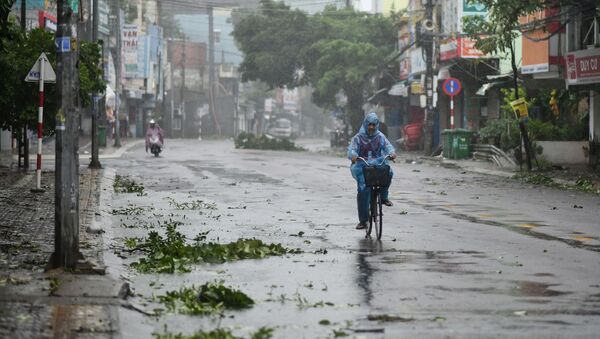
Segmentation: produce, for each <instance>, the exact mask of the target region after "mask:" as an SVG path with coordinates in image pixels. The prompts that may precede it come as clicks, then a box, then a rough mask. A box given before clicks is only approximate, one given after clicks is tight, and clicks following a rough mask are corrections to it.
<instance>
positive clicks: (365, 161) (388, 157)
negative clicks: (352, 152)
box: [356, 153, 395, 166]
mask: <svg viewBox="0 0 600 339" xmlns="http://www.w3.org/2000/svg"><path fill="white" fill-rule="evenodd" d="M391 156H392V153H390V154H388V155H386V156H385V157H384V158H383V160H381V163H380V164H379V165H377V166H381V165H383V163H384V162H385V161H386V160H387V159H390V160H392V162H395V161H394V159H391V158H390V157H391ZM356 159H357V160H362V161H363V162H364V163H365V164H366V165H367V166H372V165H370V164H369V162H368V161H367V160H365V158H363V157H358V158H356Z"/></svg>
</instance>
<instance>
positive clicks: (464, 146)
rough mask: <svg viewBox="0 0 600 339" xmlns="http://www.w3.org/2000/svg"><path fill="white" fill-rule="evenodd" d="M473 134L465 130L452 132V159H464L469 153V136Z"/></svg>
mask: <svg viewBox="0 0 600 339" xmlns="http://www.w3.org/2000/svg"><path fill="white" fill-rule="evenodd" d="M472 135H473V132H471V131H469V130H466V129H455V130H453V131H452V153H451V155H450V157H451V158H452V159H466V158H468V157H469V152H470V151H471V136H472Z"/></svg>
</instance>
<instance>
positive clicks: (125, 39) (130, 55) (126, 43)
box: [121, 24, 138, 78]
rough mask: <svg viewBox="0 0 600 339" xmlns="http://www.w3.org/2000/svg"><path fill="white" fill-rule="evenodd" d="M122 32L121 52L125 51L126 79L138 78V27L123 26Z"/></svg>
mask: <svg viewBox="0 0 600 339" xmlns="http://www.w3.org/2000/svg"><path fill="white" fill-rule="evenodd" d="M122 32H123V36H122V39H121V50H122V51H123V64H124V65H125V77H126V78H136V77H137V76H138V26H137V25H129V24H127V25H123V30H122Z"/></svg>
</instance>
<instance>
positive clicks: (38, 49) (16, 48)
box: [0, 0, 106, 135]
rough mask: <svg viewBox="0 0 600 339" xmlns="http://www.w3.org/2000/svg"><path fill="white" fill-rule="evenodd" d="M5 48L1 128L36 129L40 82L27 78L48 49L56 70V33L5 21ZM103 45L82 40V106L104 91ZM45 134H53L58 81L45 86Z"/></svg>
mask: <svg viewBox="0 0 600 339" xmlns="http://www.w3.org/2000/svg"><path fill="white" fill-rule="evenodd" d="M0 1H1V0H0ZM0 43H1V46H3V47H4V49H5V50H4V52H1V53H0V73H1V74H2V76H3V79H2V81H0V112H1V114H0V128H5V129H6V128H12V127H16V128H17V129H16V131H17V132H19V131H20V127H22V126H25V125H26V126H28V127H29V128H30V129H35V126H36V124H37V111H38V105H39V100H38V98H39V93H38V92H39V84H38V83H30V82H25V80H24V79H25V77H26V76H27V73H28V72H29V70H30V69H31V67H33V65H34V64H35V62H36V61H37V59H38V57H39V56H40V54H41V53H42V52H44V53H46V56H47V57H48V60H49V61H50V64H51V65H52V67H53V68H54V70H55V71H56V70H57V68H56V46H55V45H54V34H53V33H51V32H48V31H45V30H43V29H33V30H31V31H29V32H23V31H22V29H21V28H20V27H19V25H18V24H16V22H14V19H12V18H10V19H9V20H8V21H7V23H6V31H5V34H3V35H2V36H0ZM100 51H101V50H100V46H99V45H98V44H95V43H87V42H83V43H81V47H80V53H79V63H78V68H79V78H80V88H79V95H80V97H81V103H82V106H88V105H89V104H91V96H90V95H91V93H93V92H97V93H102V92H104V89H105V87H106V84H105V82H104V80H103V79H102V69H101V65H100V62H101V52H100ZM44 92H45V102H44V135H52V134H54V127H55V119H54V118H55V115H56V111H57V109H58V107H57V104H58V102H57V88H56V84H46V85H45V86H44Z"/></svg>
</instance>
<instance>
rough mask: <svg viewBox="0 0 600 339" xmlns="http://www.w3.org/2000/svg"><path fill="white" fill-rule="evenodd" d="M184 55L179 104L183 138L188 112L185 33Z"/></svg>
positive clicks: (182, 57)
mask: <svg viewBox="0 0 600 339" xmlns="http://www.w3.org/2000/svg"><path fill="white" fill-rule="evenodd" d="M182 46H183V47H182V50H183V51H182V56H181V95H180V96H181V103H180V104H179V109H180V111H179V113H180V115H181V137H182V138H183V137H184V136H185V119H186V114H185V64H186V62H187V60H186V56H185V50H186V40H185V35H184V36H183V45H182Z"/></svg>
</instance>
